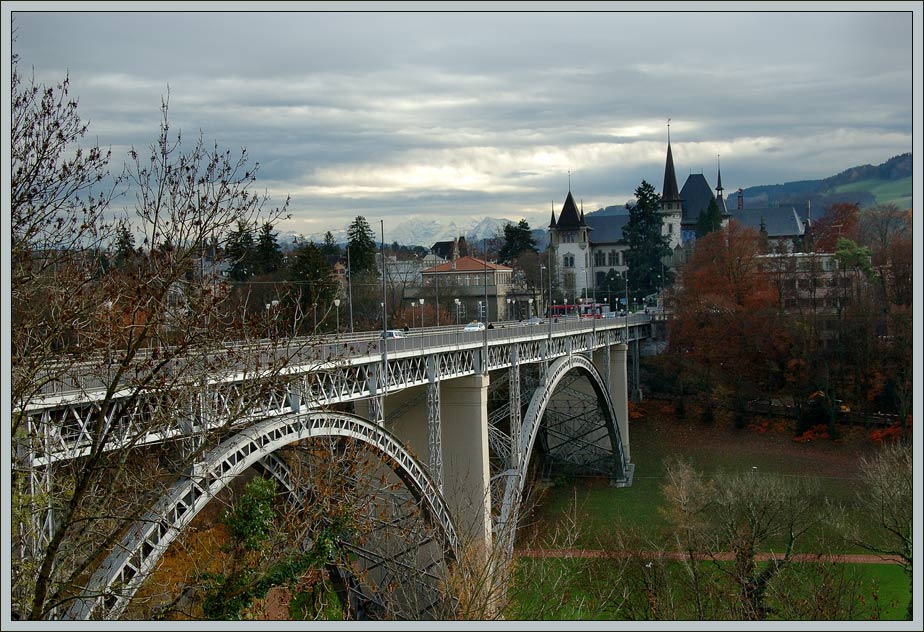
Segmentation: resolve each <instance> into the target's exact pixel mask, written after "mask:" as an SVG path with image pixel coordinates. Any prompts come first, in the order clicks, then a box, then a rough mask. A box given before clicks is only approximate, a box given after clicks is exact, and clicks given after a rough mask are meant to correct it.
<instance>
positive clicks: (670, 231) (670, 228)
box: [667, 223, 674, 235]
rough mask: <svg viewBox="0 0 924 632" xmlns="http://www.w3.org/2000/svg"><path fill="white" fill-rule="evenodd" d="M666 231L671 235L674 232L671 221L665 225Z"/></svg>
mask: <svg viewBox="0 0 924 632" xmlns="http://www.w3.org/2000/svg"><path fill="white" fill-rule="evenodd" d="M667 232H668V234H670V235H673V234H674V225H673V224H672V223H669V224H668V225H667Z"/></svg>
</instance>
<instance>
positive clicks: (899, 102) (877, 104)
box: [13, 12, 914, 231]
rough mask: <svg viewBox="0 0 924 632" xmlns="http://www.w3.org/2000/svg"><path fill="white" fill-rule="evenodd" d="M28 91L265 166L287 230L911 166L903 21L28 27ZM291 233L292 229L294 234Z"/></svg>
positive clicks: (355, 20) (541, 213) (889, 17)
mask: <svg viewBox="0 0 924 632" xmlns="http://www.w3.org/2000/svg"><path fill="white" fill-rule="evenodd" d="M13 18H14V21H15V25H16V28H17V39H16V42H15V44H14V49H15V51H16V52H18V53H19V54H20V55H21V56H22V62H23V63H24V64H27V65H32V66H34V67H35V69H36V73H37V76H38V77H39V78H40V79H42V80H45V81H48V82H52V81H55V80H57V79H59V78H61V77H62V76H63V75H64V73H65V72H70V76H71V80H72V87H73V91H74V93H75V94H77V95H78V96H79V97H80V104H81V111H82V113H83V115H84V116H85V117H86V118H88V119H90V120H91V122H92V123H91V134H92V135H94V137H95V138H98V139H99V142H101V143H103V144H106V145H110V144H111V145H113V147H114V148H125V147H127V146H129V145H135V146H145V145H147V144H149V143H150V142H151V141H152V140H153V139H154V136H155V134H156V131H157V123H158V116H159V113H158V106H159V104H160V99H161V96H162V95H163V94H165V92H166V90H167V85H168V84H169V87H170V102H171V119H172V123H173V125H174V128H176V129H182V130H183V132H184V135H185V136H186V137H187V138H190V137H191V136H193V135H195V134H198V132H199V130H201V131H202V133H203V134H204V135H205V137H206V138H207V139H215V140H217V141H218V142H219V143H220V144H221V145H223V146H226V147H229V148H238V147H241V146H246V147H247V148H248V151H249V153H250V155H251V156H252V157H253V159H254V160H256V161H259V162H260V163H261V171H260V182H259V184H260V186H261V187H266V188H267V189H268V190H269V191H270V192H271V193H272V194H273V196H274V200H275V201H277V202H281V201H282V199H284V197H285V195H286V194H291V195H292V211H293V213H294V215H295V218H294V219H293V222H292V227H293V229H294V230H299V229H301V228H305V227H311V228H312V229H317V231H323V230H327V229H337V228H342V227H343V226H344V225H345V223H346V222H348V221H349V220H350V219H351V218H352V216H353V215H355V214H357V213H358V212H363V213H365V214H366V215H367V217H370V218H379V217H382V218H386V219H389V218H405V217H407V216H409V215H419V216H428V215H433V216H440V217H447V216H452V217H458V218H466V217H473V216H483V215H491V216H494V217H502V216H505V217H509V218H512V219H517V218H519V217H527V219H529V220H530V222H532V223H534V225H537V226H539V225H544V223H545V222H546V221H547V217H548V208H549V205H550V201H551V200H556V201H557V202H556V207H560V204H561V201H562V199H563V198H564V195H565V193H566V192H567V186H568V184H567V172H568V171H569V170H571V171H572V172H573V173H574V175H573V178H572V188H573V190H574V192H575V195H576V196H578V197H582V198H583V199H584V200H585V207H586V208H587V209H588V210H592V209H595V208H598V207H599V206H605V205H611V204H622V203H624V202H625V201H626V199H628V198H629V197H631V195H632V191H633V190H634V189H635V187H636V186H637V185H638V184H639V182H640V181H641V179H642V178H645V179H648V180H649V181H650V182H652V183H654V184H655V185H656V186H657V187H659V188H660V185H661V177H662V174H663V156H664V141H665V135H666V134H665V128H664V122H665V120H666V119H667V118H668V117H671V118H672V119H673V124H672V128H671V131H672V139H673V141H674V155H675V159H676V162H677V167H678V171H679V173H680V174H681V175H683V174H685V173H686V172H688V171H689V170H693V171H700V170H703V171H705V173H706V174H707V175H708V176H709V178H710V180H711V179H712V174H713V172H714V165H715V155H716V154H717V153H721V154H722V164H723V181H724V183H725V184H726V186H727V187H729V188H730V189H733V188H737V187H739V186H742V187H744V186H750V185H755V184H765V183H774V182H782V181H786V180H799V179H807V178H817V177H824V176H827V175H831V174H833V173H836V172H838V171H840V170H842V169H844V168H847V167H850V166H853V165H855V164H863V163H877V162H881V161H883V160H886V159H887V158H889V157H891V156H893V155H895V154H898V153H902V152H905V151H910V150H911V149H912V131H911V130H912V98H911V97H912V87H913V80H914V77H912V60H913V48H912V43H913V34H912V14H911V13H910V12H906V13H899V12H892V13H884V12H883V13H869V12H867V13H863V12H853V13H831V12H826V13H808V12H803V13H789V12H772V13H696V12H687V13H628V12H609V13H585V12H582V13H567V12H555V13H524V12H516V13H420V12H408V13H381V12H379V13H259V12H249V13H221V12H209V13H196V12H183V13H166V12H165V13H157V12H153V13H117V12H70V13H55V12H16V13H14V14H13ZM296 227H297V228H296Z"/></svg>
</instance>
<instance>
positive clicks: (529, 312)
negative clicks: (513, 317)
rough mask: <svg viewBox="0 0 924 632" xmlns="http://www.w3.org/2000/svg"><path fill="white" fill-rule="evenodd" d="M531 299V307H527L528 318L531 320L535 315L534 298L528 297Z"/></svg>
mask: <svg viewBox="0 0 924 632" xmlns="http://www.w3.org/2000/svg"><path fill="white" fill-rule="evenodd" d="M527 300H528V301H529V307H528V308H527V309H526V320H529V319H530V318H532V317H533V299H531V298H530V299H527Z"/></svg>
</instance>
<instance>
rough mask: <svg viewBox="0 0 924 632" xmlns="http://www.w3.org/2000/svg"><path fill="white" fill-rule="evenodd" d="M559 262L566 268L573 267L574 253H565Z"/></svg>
mask: <svg viewBox="0 0 924 632" xmlns="http://www.w3.org/2000/svg"><path fill="white" fill-rule="evenodd" d="M561 264H562V265H563V266H564V267H566V268H573V267H574V255H565V256H564V257H562V259H561Z"/></svg>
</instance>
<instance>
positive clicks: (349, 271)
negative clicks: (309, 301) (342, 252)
mask: <svg viewBox="0 0 924 632" xmlns="http://www.w3.org/2000/svg"><path fill="white" fill-rule="evenodd" d="M346 250H347V294H348V298H349V299H350V333H353V268H352V267H350V242H349V241H347V249H346Z"/></svg>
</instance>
